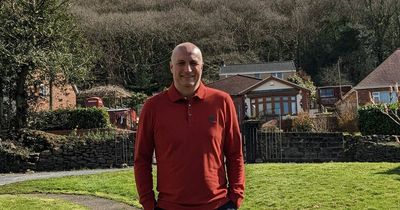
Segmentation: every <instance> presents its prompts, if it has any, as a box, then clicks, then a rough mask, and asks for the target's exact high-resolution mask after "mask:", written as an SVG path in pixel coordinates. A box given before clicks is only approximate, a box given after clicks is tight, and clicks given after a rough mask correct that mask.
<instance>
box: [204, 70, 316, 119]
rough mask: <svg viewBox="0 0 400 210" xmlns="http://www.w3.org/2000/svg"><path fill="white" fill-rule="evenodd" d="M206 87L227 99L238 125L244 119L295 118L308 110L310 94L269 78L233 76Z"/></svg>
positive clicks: (271, 77)
mask: <svg viewBox="0 0 400 210" xmlns="http://www.w3.org/2000/svg"><path fill="white" fill-rule="evenodd" d="M207 86H209V87H212V88H215V89H219V90H222V91H225V92H227V93H229V94H230V95H231V97H232V98H233V100H234V102H235V106H236V111H237V113H238V118H239V122H240V123H241V122H243V120H245V119H246V118H264V119H265V120H269V119H271V118H276V117H283V116H288V115H297V114H298V113H299V112H305V111H308V110H309V109H310V95H311V91H310V90H308V89H305V88H303V87H300V86H298V85H296V84H294V83H291V82H289V81H286V80H283V79H279V78H276V77H273V76H270V77H267V78H265V79H263V80H260V79H258V78H253V77H249V76H245V75H235V76H231V77H227V78H224V79H221V80H218V81H216V82H213V83H210V84H208V85H207Z"/></svg>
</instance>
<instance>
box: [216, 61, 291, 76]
mask: <svg viewBox="0 0 400 210" xmlns="http://www.w3.org/2000/svg"><path fill="white" fill-rule="evenodd" d="M295 73H296V67H295V65H294V62H293V61H285V62H271V63H255V64H234V65H222V66H221V68H220V72H219V77H220V78H221V79H222V78H226V77H230V76H234V75H237V74H240V75H245V76H251V77H255V78H258V79H265V78H268V77H270V76H274V77H277V78H280V79H285V80H286V79H287V78H288V77H289V76H292V75H294V74H295Z"/></svg>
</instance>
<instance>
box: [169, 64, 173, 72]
mask: <svg viewBox="0 0 400 210" xmlns="http://www.w3.org/2000/svg"><path fill="white" fill-rule="evenodd" d="M172 67H173V65H172V62H169V71H170V72H171V73H172Z"/></svg>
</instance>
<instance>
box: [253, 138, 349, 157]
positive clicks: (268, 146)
mask: <svg viewBox="0 0 400 210" xmlns="http://www.w3.org/2000/svg"><path fill="white" fill-rule="evenodd" d="M343 151H344V144H343V135H342V133H264V132H259V133H258V141H257V155H256V156H257V158H256V161H257V162H327V161H342V160H343Z"/></svg>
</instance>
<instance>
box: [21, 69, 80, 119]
mask: <svg viewBox="0 0 400 210" xmlns="http://www.w3.org/2000/svg"><path fill="white" fill-rule="evenodd" d="M27 90H28V98H29V100H28V104H29V108H30V109H31V110H32V111H36V112H38V111H46V110H56V109H61V108H74V107H75V106H76V92H77V89H76V87H75V86H74V85H72V84H70V83H68V82H67V81H66V79H65V78H64V76H63V75H62V74H58V75H57V76H56V78H55V79H54V81H53V82H50V80H49V79H48V78H47V77H42V76H39V75H34V76H33V80H32V84H31V85H29V86H28V88H27Z"/></svg>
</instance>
